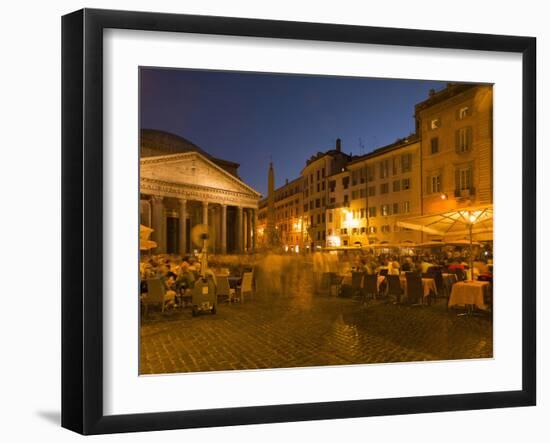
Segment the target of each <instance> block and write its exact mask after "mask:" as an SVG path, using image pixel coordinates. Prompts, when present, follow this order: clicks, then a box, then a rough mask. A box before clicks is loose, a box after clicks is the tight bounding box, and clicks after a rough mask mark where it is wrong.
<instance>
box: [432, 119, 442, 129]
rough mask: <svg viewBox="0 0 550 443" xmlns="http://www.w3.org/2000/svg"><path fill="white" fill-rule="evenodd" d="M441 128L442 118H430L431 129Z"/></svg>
mask: <svg viewBox="0 0 550 443" xmlns="http://www.w3.org/2000/svg"><path fill="white" fill-rule="evenodd" d="M438 128H441V119H440V118H432V119H431V120H430V129H431V130H434V129H438Z"/></svg>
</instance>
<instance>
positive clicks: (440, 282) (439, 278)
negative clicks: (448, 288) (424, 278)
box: [428, 270, 448, 299]
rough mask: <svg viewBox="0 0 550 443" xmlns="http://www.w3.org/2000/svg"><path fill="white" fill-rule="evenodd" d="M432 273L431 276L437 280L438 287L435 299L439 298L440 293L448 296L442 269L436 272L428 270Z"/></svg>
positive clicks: (436, 285)
mask: <svg viewBox="0 0 550 443" xmlns="http://www.w3.org/2000/svg"><path fill="white" fill-rule="evenodd" d="M428 274H430V277H429V278H433V279H434V281H435V287H436V289H437V294H434V299H436V298H437V295H438V294H441V295H443V296H444V297H447V296H448V294H446V293H445V284H444V283H443V275H442V274H441V271H440V270H439V271H435V272H428Z"/></svg>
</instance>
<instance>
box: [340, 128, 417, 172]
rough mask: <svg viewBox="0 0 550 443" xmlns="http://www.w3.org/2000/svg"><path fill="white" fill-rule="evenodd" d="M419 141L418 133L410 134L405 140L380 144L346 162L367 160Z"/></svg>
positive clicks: (351, 163)
mask: <svg viewBox="0 0 550 443" xmlns="http://www.w3.org/2000/svg"><path fill="white" fill-rule="evenodd" d="M418 142H420V137H419V136H418V135H414V136H412V138H409V139H407V141H404V140H400V141H398V142H394V143H391V144H389V145H386V146H382V147H381V148H377V149H375V150H374V151H372V152H369V153H368V154H364V155H361V156H359V157H356V158H355V159H354V160H352V161H350V162H349V163H348V166H349V165H353V164H356V163H360V162H362V161H365V160H368V159H370V158H375V157H378V156H380V155H383V154H387V153H388V152H392V151H395V150H397V149H401V148H405V147H407V146H409V145H412V144H414V143H418Z"/></svg>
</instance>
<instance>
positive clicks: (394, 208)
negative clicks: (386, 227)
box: [393, 203, 399, 214]
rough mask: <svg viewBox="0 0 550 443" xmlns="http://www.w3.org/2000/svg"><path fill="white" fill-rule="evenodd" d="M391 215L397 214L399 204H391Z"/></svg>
mask: <svg viewBox="0 0 550 443" xmlns="http://www.w3.org/2000/svg"><path fill="white" fill-rule="evenodd" d="M393 213H394V214H399V203H394V204H393Z"/></svg>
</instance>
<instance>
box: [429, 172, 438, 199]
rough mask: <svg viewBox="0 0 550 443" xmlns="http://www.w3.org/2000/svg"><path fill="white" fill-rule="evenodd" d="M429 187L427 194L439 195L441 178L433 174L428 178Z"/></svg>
mask: <svg viewBox="0 0 550 443" xmlns="http://www.w3.org/2000/svg"><path fill="white" fill-rule="evenodd" d="M429 180H430V187H429V189H428V192H430V193H432V194H434V193H440V192H441V176H440V175H439V174H434V175H432V176H431V177H430V179H429Z"/></svg>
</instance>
